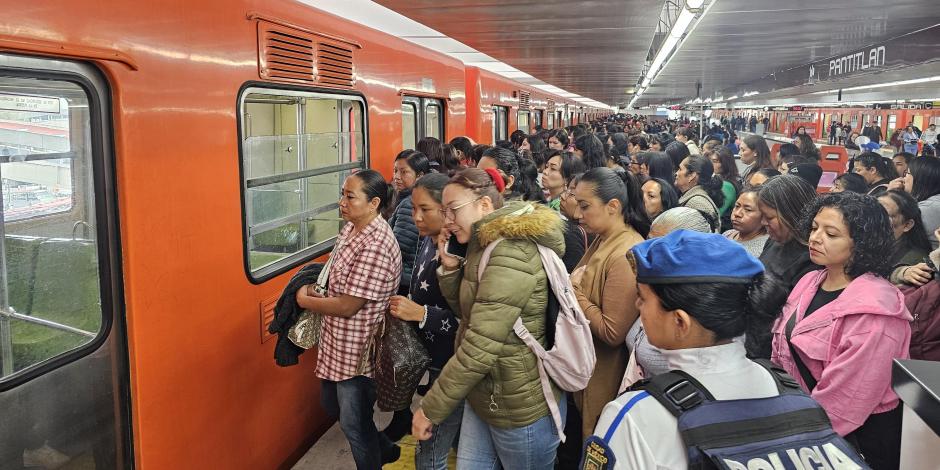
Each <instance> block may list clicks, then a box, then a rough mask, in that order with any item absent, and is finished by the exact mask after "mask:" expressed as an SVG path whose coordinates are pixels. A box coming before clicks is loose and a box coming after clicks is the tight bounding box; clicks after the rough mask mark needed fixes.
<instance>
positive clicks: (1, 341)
mask: <svg viewBox="0 0 940 470" xmlns="http://www.w3.org/2000/svg"><path fill="white" fill-rule="evenodd" d="M0 168H2V165H0ZM0 181H3V176H2V170H0ZM3 207H4V204H3V191H0V309H2V310H3V311H4V312H6V311H9V310H10V296H9V292H8V291H7V286H8V285H9V284H8V283H7V250H6V222H5V220H4V215H3V213H4V210H2V208H3ZM10 327H11V325H10V318H9V317H8V316H6V315H0V377H5V376H7V375H10V374H12V373H13V332H12V331H11V329H10Z"/></svg>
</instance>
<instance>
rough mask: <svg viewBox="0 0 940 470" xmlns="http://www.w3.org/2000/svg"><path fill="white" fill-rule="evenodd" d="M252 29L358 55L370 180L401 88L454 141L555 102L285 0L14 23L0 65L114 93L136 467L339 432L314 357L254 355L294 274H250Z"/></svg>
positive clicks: (249, 462)
mask: <svg viewBox="0 0 940 470" xmlns="http://www.w3.org/2000/svg"><path fill="white" fill-rule="evenodd" d="M250 14H257V15H261V16H263V17H266V18H275V19H278V20H281V21H284V22H286V23H289V24H294V25H298V26H301V27H303V28H306V29H308V30H311V31H314V32H316V33H320V34H324V35H327V36H329V37H334V38H342V39H344V40H348V41H350V42H354V43H356V44H358V45H361V49H357V50H356V51H355V77H356V80H355V85H354V88H355V90H354V91H355V92H356V93H357V94H360V95H362V96H363V97H364V98H365V100H366V103H367V105H368V127H369V137H368V143H369V152H370V158H371V161H370V166H371V167H372V168H375V169H377V170H378V171H380V172H382V173H383V174H385V175H386V176H390V175H391V166H392V159H393V157H394V155H395V154H397V153H398V151H400V150H401V148H402V127H401V126H402V121H401V119H402V116H401V99H402V90H420V91H422V92H423V93H427V94H428V95H429V96H437V97H440V98H444V107H445V109H446V114H445V126H446V127H445V129H446V130H445V132H446V138H447V139H450V138H453V137H456V136H459V135H470V136H471V137H473V138H474V140H477V141H483V142H485V141H487V139H488V138H489V135H490V129H491V127H489V126H491V125H492V124H491V122H492V117H491V116H490V112H489V106H490V105H493V104H497V103H496V102H494V101H493V97H500V100H503V96H504V95H507V96H510V97H511V92H512V91H513V90H520V89H526V90H529V91H531V92H532V96H533V97H535V96H536V95H537V96H539V97H541V98H540V99H549V98H550V97H551V95H549V94H546V93H544V92H542V91H539V90H536V89H532V88H531V87H526V86H522V85H520V84H518V83H515V82H512V81H510V80H508V79H504V78H501V77H498V76H495V75H493V74H489V73H488V72H482V73H481V72H480V71H479V70H476V69H472V68H467V67H465V66H464V65H463V64H462V63H460V62H459V61H457V60H455V59H453V58H450V57H447V56H444V55H442V54H438V53H435V52H432V51H429V50H426V49H423V48H421V47H419V46H416V45H414V44H412V43H409V42H406V41H404V40H401V39H398V38H394V37H391V36H388V35H386V34H384V33H382V32H379V31H375V30H372V29H369V28H365V27H362V26H360V25H357V24H354V23H351V22H348V21H346V20H343V19H341V18H337V17H335V16H332V15H330V14H327V13H324V12H321V11H318V10H315V9H313V8H310V7H307V6H305V5H302V4H300V3H295V2H290V1H223V0H206V1H201V2H196V3H192V2H184V1H181V0H173V1H169V0H165V1H157V2H123V1H114V0H98V1H89V0H86V1H74V2H57V1H51V0H45V1H41V0H37V1H33V2H29V5H28V7H27V6H18V7H16V8H9V9H8V10H7V12H6V14H5V15H4V19H3V20H0V50H4V51H8V52H9V51H13V52H16V53H25V54H35V55H44V56H47V55H53V56H55V55H61V56H62V57H65V58H71V59H75V58H78V59H84V60H87V61H89V62H91V63H94V64H96V65H97V66H98V67H99V68H101V70H102V71H103V72H104V74H105V76H106V77H107V79H108V81H109V83H110V87H111V90H110V91H111V98H112V103H113V122H112V126H113V129H114V141H115V142H114V143H115V156H116V175H117V176H116V180H117V185H118V186H117V188H118V189H117V193H118V201H119V213H120V234H121V243H122V263H123V269H124V287H125V303H126V315H127V328H128V331H127V335H128V343H129V356H130V357H129V364H130V372H131V384H130V385H131V405H132V423H133V424H132V426H133V429H132V432H133V442H134V454H135V455H134V456H135V461H136V463H137V466H138V468H143V469H169V468H174V469H184V468H193V469H201V468H226V469H239V468H244V469H256V468H275V467H278V466H283V465H286V464H289V463H290V462H291V459H292V458H296V457H297V456H298V455H299V454H298V452H302V451H303V450H305V449H306V447H307V446H309V445H310V444H311V443H312V441H313V440H314V439H315V438H316V437H318V436H319V435H320V434H322V432H324V431H325V430H326V428H327V427H328V426H329V425H330V424H332V421H331V420H330V419H329V418H328V417H327V416H325V415H324V413H323V412H322V411H321V409H320V407H319V386H318V380H317V379H316V378H315V376H314V372H313V370H314V366H315V360H316V358H315V354H314V352H312V351H311V352H308V353H306V354H304V355H303V356H302V357H301V361H300V364H299V365H298V366H295V367H290V368H279V367H277V366H276V365H275V364H274V361H273V357H272V355H273V347H274V343H275V341H273V340H272V341H266V342H262V341H261V337H262V335H261V332H260V327H259V323H260V315H261V312H260V309H261V305H262V304H264V303H266V302H270V301H271V299H272V298H274V297H276V296H277V295H278V294H279V292H280V290H281V289H282V288H283V287H284V285H285V284H286V283H287V280H288V279H289V277H290V275H291V274H292V273H293V272H294V270H292V271H289V272H287V273H285V274H282V275H280V276H277V277H274V278H272V279H270V280H267V281H265V282H263V283H260V284H253V283H252V282H250V281H249V279H248V277H247V275H246V273H245V267H244V263H245V262H244V259H243V257H244V254H243V252H244V249H243V248H244V247H243V243H244V242H243V235H242V230H243V228H242V217H243V215H242V204H241V201H242V194H241V186H242V181H241V179H240V178H241V177H240V174H239V164H240V162H239V158H240V157H239V139H238V125H237V120H236V119H237V114H238V108H237V101H238V96H239V91H240V90H241V89H242V88H243V87H244V86H246V84H248V83H250V82H258V83H260V82H261V81H262V80H261V78H260V77H259V56H258V37H257V35H258V27H257V19H252V18H250ZM4 38H5V39H6V40H4ZM56 45H59V46H62V47H60V48H59V49H58V50H59V51H61V52H60V53H57V46H56ZM66 49H67V51H66ZM111 54H113V55H111ZM131 65H132V66H131ZM471 82H472V83H471ZM267 83H270V84H274V83H276V82H267ZM347 91H348V90H347ZM405 94H407V92H405ZM468 94H469V95H472V96H468ZM552 99H554V100H556V103H557V104H558V105H559V106H560V105H562V104H564V103H568V101H567V100H564V99H562V98H560V97H554V98H552ZM500 103H503V101H500ZM570 103H571V104H572V106H573V105H574V104H575V103H573V102H570ZM505 105H507V106H512V103H508V101H507V104H505ZM516 107H518V106H516ZM594 112H595V113H596V114H595V115H596V116H601V115H603V114H605V113H606V111H600V110H595V111H594ZM487 116H489V121H488V120H487ZM511 116H512V117H511V118H510V123H511V124H510V126H511V128H510V132H511V130H512V129H513V128H514V126H515V113H512V114H511ZM559 125H560V124H559Z"/></svg>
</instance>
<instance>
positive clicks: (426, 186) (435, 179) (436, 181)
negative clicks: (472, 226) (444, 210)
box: [415, 173, 450, 204]
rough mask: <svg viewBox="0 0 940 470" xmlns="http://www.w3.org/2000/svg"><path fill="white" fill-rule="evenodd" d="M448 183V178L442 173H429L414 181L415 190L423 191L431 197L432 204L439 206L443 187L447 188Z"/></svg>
mask: <svg viewBox="0 0 940 470" xmlns="http://www.w3.org/2000/svg"><path fill="white" fill-rule="evenodd" d="M448 181H450V178H448V177H447V175H445V174H443V173H429V174H426V175H424V176H422V177H420V178H418V181H415V189H417V188H421V189H423V190H424V191H425V192H427V193H428V195H429V196H431V199H434V202H436V203H438V204H441V203H442V197H441V196H442V194H443V193H444V186H447V182H448Z"/></svg>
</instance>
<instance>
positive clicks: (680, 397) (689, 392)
mask: <svg viewBox="0 0 940 470" xmlns="http://www.w3.org/2000/svg"><path fill="white" fill-rule="evenodd" d="M630 389H631V390H632V389H642V390H646V391H647V392H649V394H650V395H652V396H653V398H655V399H656V401H658V402H659V403H660V404H661V405H663V407H665V408H666V409H667V410H669V412H670V413H672V415H673V416H675V417H676V418H678V417H679V416H680V415H682V413H684V412H686V411H689V410H691V409H692V408H695V407H696V406H698V405H700V404H702V403H704V402H706V401H715V397H714V396H713V395H712V394H711V392H709V391H708V389H707V388H705V386H704V385H702V384H701V383H700V382H699V381H698V380H696V379H695V377H692V376H691V375H689V374H687V373H685V372H683V371H681V370H674V371H672V372H666V373H665V374H659V375H655V376H653V377H651V378H649V379H646V380H642V381H640V382H638V383H637V384H636V385H634V386H633V387H631V388H630Z"/></svg>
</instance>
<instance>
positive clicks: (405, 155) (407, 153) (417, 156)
mask: <svg viewBox="0 0 940 470" xmlns="http://www.w3.org/2000/svg"><path fill="white" fill-rule="evenodd" d="M398 160H404V161H405V163H407V164H408V166H409V167H410V168H411V169H412V171H414V172H415V174H416V175H418V176H419V177H420V176H421V175H426V174H428V173H430V172H431V162H429V161H428V157H427V156H426V155H425V154H423V153H421V152H417V151H414V150H402V151H401V152H399V153H398V155H396V156H395V161H396V162H397V161H398Z"/></svg>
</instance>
